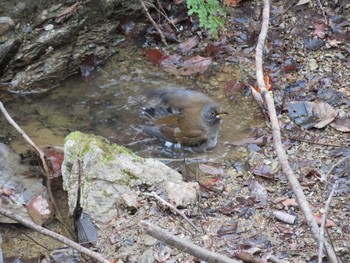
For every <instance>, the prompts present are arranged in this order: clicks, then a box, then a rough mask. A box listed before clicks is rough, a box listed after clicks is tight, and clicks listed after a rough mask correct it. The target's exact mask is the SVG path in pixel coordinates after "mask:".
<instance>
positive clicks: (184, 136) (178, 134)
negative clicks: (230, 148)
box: [174, 128, 208, 146]
mask: <svg viewBox="0 0 350 263" xmlns="http://www.w3.org/2000/svg"><path fill="white" fill-rule="evenodd" d="M174 136H175V138H176V141H178V142H179V143H180V144H181V145H183V146H196V145H201V144H203V143H205V142H207V140H208V136H207V135H206V134H205V133H204V132H203V130H188V131H182V130H180V129H178V128H177V129H175V130H174Z"/></svg>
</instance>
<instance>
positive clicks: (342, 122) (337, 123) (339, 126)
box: [331, 117, 350, 132]
mask: <svg viewBox="0 0 350 263" xmlns="http://www.w3.org/2000/svg"><path fill="white" fill-rule="evenodd" d="M331 126H332V127H333V128H334V129H336V130H337V131H341V132H350V119H349V118H340V117H336V118H335V120H334V121H333V122H332V123H331Z"/></svg>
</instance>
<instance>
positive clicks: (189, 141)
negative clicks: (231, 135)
mask: <svg viewBox="0 0 350 263" xmlns="http://www.w3.org/2000/svg"><path fill="white" fill-rule="evenodd" d="M149 95H150V96H151V97H153V98H156V99H158V105H157V106H154V107H149V108H143V109H142V113H143V114H145V115H146V116H148V117H150V118H152V120H153V121H154V125H152V126H144V128H143V132H145V133H147V134H149V135H152V136H155V137H157V138H160V139H162V140H164V141H168V142H172V143H179V144H181V146H185V147H186V148H188V149H189V150H192V151H194V152H203V151H206V150H209V149H212V148H214V147H215V145H216V144H217V140H218V136H219V131H220V121H221V116H223V115H227V112H225V111H224V110H223V108H222V107H221V105H220V104H219V103H217V102H214V101H213V100H212V99H211V98H209V97H208V96H207V95H205V94H203V93H200V92H197V91H193V90H182V89H165V90H156V91H152V92H150V94H149Z"/></svg>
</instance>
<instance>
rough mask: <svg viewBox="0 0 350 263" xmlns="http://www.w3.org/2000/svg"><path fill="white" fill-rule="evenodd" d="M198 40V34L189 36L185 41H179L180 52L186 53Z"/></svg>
mask: <svg viewBox="0 0 350 263" xmlns="http://www.w3.org/2000/svg"><path fill="white" fill-rule="evenodd" d="M198 42H199V37H198V36H193V37H190V38H188V39H187V40H186V41H184V42H182V43H180V45H179V49H180V51H181V52H183V53H186V52H188V51H190V50H191V49H192V48H193V47H195V46H197V45H198Z"/></svg>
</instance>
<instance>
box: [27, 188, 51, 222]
mask: <svg viewBox="0 0 350 263" xmlns="http://www.w3.org/2000/svg"><path fill="white" fill-rule="evenodd" d="M27 210H28V214H29V215H30V217H31V218H32V220H33V222H34V223H36V224H37V225H40V226H42V225H43V224H47V223H48V222H49V221H51V219H52V218H53V214H54V210H53V206H52V205H51V203H50V202H49V200H48V199H46V198H45V197H43V195H41V194H40V195H37V196H35V197H33V198H32V199H31V200H30V201H29V202H28V204H27Z"/></svg>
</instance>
